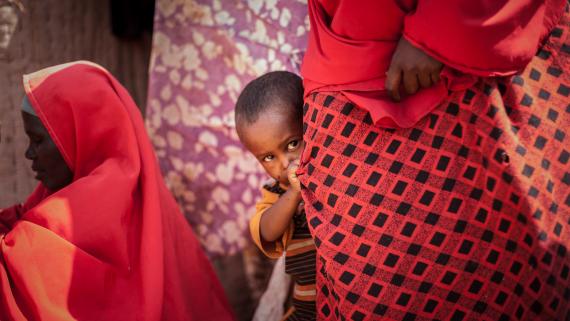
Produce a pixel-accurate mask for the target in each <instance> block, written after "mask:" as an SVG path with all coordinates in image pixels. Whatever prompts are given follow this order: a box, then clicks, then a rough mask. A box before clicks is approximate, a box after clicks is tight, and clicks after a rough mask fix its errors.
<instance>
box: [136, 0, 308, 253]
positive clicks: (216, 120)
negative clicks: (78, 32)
mask: <svg viewBox="0 0 570 321" xmlns="http://www.w3.org/2000/svg"><path fill="white" fill-rule="evenodd" d="M308 26H309V19H308V16H307V3H306V0H281V1H277V0H249V1H238V0H236V1H233V0H223V1H222V0H210V1H208V0H202V1H191V0H158V1H157V3H156V13H155V25H154V35H153V49H152V56H151V62H150V80H149V97H148V106H147V124H148V128H149V133H150V136H151V138H152V141H153V144H154V146H155V148H156V151H157V155H158V158H159V162H160V165H161V168H162V170H163V173H164V176H165V179H166V181H167V184H168V185H169V187H170V188H171V190H172V192H173V193H174V195H175V197H176V198H177V200H178V202H179V204H180V206H181V208H182V209H183V211H184V213H185V215H186V217H187V219H188V220H189V222H190V223H191V225H192V226H193V227H194V230H195V231H196V234H197V236H198V237H199V238H200V240H201V241H202V243H203V245H204V247H205V249H206V251H207V252H208V254H209V255H210V256H211V257H215V256H217V255H229V254H233V253H236V252H238V251H240V250H241V249H242V248H243V247H244V246H246V245H247V244H249V242H250V236H249V229H248V222H249V218H250V216H251V215H252V214H253V210H254V205H255V202H256V201H257V199H258V197H259V196H260V192H259V188H260V187H261V184H262V182H263V181H265V180H266V179H267V176H266V175H265V174H264V173H263V172H262V170H261V167H260V166H259V165H258V164H257V162H256V160H255V159H254V158H253V157H252V156H250V155H249V154H248V153H246V152H245V150H244V149H243V148H242V147H241V144H240V142H239V140H238V138H237V135H236V133H235V125H234V119H233V107H234V104H235V101H236V99H237V97H238V95H239V93H240V91H241V89H242V88H243V87H244V86H245V85H246V84H247V83H248V82H249V81H250V80H252V79H254V78H255V77H257V76H259V75H262V74H264V73H266V72H268V71H273V70H290V71H293V72H298V70H299V66H300V62H301V58H302V55H303V52H304V48H305V46H306V37H307V32H308Z"/></svg>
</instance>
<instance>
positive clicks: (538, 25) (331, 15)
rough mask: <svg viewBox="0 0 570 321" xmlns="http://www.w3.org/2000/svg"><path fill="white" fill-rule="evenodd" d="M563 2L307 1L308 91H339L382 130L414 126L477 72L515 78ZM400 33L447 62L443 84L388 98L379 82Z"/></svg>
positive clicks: (304, 70)
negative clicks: (450, 91) (308, 27)
mask: <svg viewBox="0 0 570 321" xmlns="http://www.w3.org/2000/svg"><path fill="white" fill-rule="evenodd" d="M565 4H566V0H546V1H544V0H516V1H509V0H477V1H474V0H455V1H449V0H361V1H358V4H357V5H356V4H355V2H354V1H350V0H309V15H310V18H311V32H310V36H309V45H308V48H307V53H306V54H305V57H304V61H303V66H302V70H301V73H302V75H303V78H304V82H305V93H306V94H309V93H310V92H312V91H314V90H319V91H342V92H343V93H344V94H345V95H346V96H347V98H348V99H350V100H352V101H353V102H354V103H356V104H357V105H358V106H360V107H362V108H364V109H366V110H368V111H369V112H370V115H371V116H372V119H373V120H374V122H375V123H376V124H378V125H380V126H384V127H411V126H413V125H414V124H415V123H416V122H417V121H418V120H420V119H421V118H422V117H423V116H425V115H426V114H427V113H429V112H430V111H431V110H432V109H433V108H435V107H436V106H437V105H438V104H440V103H441V102H442V101H443V100H444V99H445V98H446V97H447V95H448V90H463V89H465V88H467V87H469V86H471V85H473V84H474V82H475V81H476V80H477V79H476V76H482V77H489V76H508V75H512V74H514V73H516V72H518V71H519V70H522V69H523V68H524V66H525V65H526V64H527V63H528V62H529V61H530V59H531V58H532V57H533V56H534V54H535V53H536V51H537V49H538V47H539V45H540V40H541V39H542V38H543V37H544V36H545V35H546V34H547V33H548V32H549V31H550V29H551V28H552V27H554V26H555V24H556V22H557V21H558V19H559V18H560V16H561V15H562V13H563V8H564V5H565ZM401 36H404V37H405V38H406V39H407V40H408V41H410V42H411V43H412V44H414V45H415V46H416V47H419V48H421V49H422V50H424V51H425V52H426V53H428V54H429V55H431V56H433V57H435V58H436V59H438V60H440V61H441V62H443V63H444V65H446V67H445V68H444V69H443V71H442V75H441V78H442V79H443V81H442V82H440V83H439V84H437V85H435V86H433V87H431V88H428V89H422V90H420V91H419V92H417V93H416V94H414V95H411V96H408V97H407V98H405V99H403V100H402V101H401V102H400V103H395V102H393V101H392V100H390V99H389V98H388V96H387V94H386V91H385V88H384V83H385V81H386V76H385V74H386V71H387V70H388V67H389V65H390V61H391V59H392V54H393V53H394V50H395V49H396V45H397V42H398V40H399V39H400V37H401Z"/></svg>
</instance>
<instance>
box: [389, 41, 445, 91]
mask: <svg viewBox="0 0 570 321" xmlns="http://www.w3.org/2000/svg"><path fill="white" fill-rule="evenodd" d="M442 67H443V65H442V63H441V62H439V61H437V60H435V59H434V58H432V57H430V56H428V55H427V54H426V53H425V52H424V51H423V50H421V49H419V48H416V47H414V46H413V45H412V44H411V43H409V42H408V41H407V40H406V38H404V37H402V38H400V41H399V42H398V47H396V51H395V52H394V55H393V56H392V61H391V62H390V68H388V72H387V73H386V76H387V77H386V90H387V91H388V93H389V94H390V96H391V97H392V99H394V100H395V101H400V99H401V98H400V85H402V84H403V86H404V89H405V91H406V93H407V94H408V95H411V94H414V93H415V92H416V91H418V89H419V87H420V86H421V87H422V88H427V87H430V86H432V85H433V84H435V83H437V82H438V81H439V72H440V71H441V68H442Z"/></svg>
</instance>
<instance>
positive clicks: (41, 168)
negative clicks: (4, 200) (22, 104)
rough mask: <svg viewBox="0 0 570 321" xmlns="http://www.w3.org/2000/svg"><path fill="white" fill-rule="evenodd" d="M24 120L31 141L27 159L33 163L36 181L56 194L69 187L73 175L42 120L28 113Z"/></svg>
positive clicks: (23, 116)
mask: <svg viewBox="0 0 570 321" xmlns="http://www.w3.org/2000/svg"><path fill="white" fill-rule="evenodd" d="M22 119H23V120H24V130H25V131H26V135H28V138H29V139H30V144H29V145H28V149H26V158H27V159H29V160H31V161H32V170H33V171H34V172H36V179H37V180H39V181H40V182H42V184H43V185H44V186H45V187H46V188H47V189H48V190H50V191H54V192H55V191H58V190H60V189H62V188H64V187H65V186H67V185H69V184H70V183H71V181H72V180H73V173H72V172H71V170H70V169H69V167H68V166H67V163H66V162H65V160H64V159H63V157H62V156H61V153H60V152H59V149H58V148H57V146H56V145H55V143H54V142H53V140H52V139H51V136H50V135H49V133H48V131H47V130H46V128H45V127H44V125H43V124H42V122H41V120H40V119H39V118H38V117H36V116H33V115H30V114H28V113H26V112H22Z"/></svg>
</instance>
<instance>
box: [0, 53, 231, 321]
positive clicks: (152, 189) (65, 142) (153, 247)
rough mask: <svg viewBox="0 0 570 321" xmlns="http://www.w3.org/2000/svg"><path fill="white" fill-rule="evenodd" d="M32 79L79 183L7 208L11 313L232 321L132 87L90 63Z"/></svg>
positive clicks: (40, 110) (3, 269)
mask: <svg viewBox="0 0 570 321" xmlns="http://www.w3.org/2000/svg"><path fill="white" fill-rule="evenodd" d="M24 86H25V89H26V94H27V96H28V98H29V100H30V102H31V103H32V105H33V106H34V109H35V111H36V113H37V114H38V116H39V117H40V119H41V121H42V123H43V124H44V125H45V127H46V128H47V130H48V131H49V133H50V135H51V137H52V139H53V141H54V142H55V143H56V145H57V146H58V148H59V150H60V151H61V153H62V155H63V157H64V159H65V161H66V162H67V164H68V166H69V167H70V168H71V169H72V171H73V173H74V178H73V182H72V183H71V184H70V185H68V186H66V187H64V188H63V189H61V190H59V191H57V192H55V193H52V194H51V195H49V193H48V192H47V190H46V189H45V188H44V187H43V186H42V185H40V186H38V188H37V189H36V190H35V192H34V193H33V194H32V196H31V197H30V199H29V200H28V201H27V202H26V203H25V204H24V206H23V207H14V208H11V209H8V210H5V211H3V212H0V217H2V218H8V219H7V220H4V222H3V223H4V225H6V226H7V227H8V228H9V229H10V230H9V231H8V232H6V231H4V232H5V234H2V235H1V236H2V237H1V241H0V247H1V253H2V256H1V259H0V260H1V263H2V264H1V265H0V289H1V290H0V291H2V295H1V296H0V319H1V320H26V319H28V320H197V321H202V320H233V316H232V313H231V312H230V308H229V306H228V304H227V302H226V299H225V297H224V292H223V289H222V288H221V286H220V284H219V282H218V280H217V278H216V275H215V274H214V272H213V270H212V267H211V265H210V263H209V262H208V260H207V258H206V257H205V256H204V254H203V252H202V249H201V247H200V245H199V243H198V241H197V240H196V239H195V237H194V235H193V234H192V232H191V229H190V227H189V225H188V224H187V222H186V221H185V219H184V218H183V216H182V215H181V213H180V211H179V210H178V206H177V204H176V202H175V201H174V199H173V198H172V196H171V195H170V193H169V191H168V190H167V188H166V186H165V184H164V182H163V178H162V176H161V173H160V170H159V167H158V165H157V161H156V159H155V155H154V152H153V149H152V146H151V144H150V141H149V139H148V136H147V134H146V130H145V127H144V122H143V119H142V117H141V115H140V112H139V110H138V109H137V107H136V105H135V103H134V102H133V101H132V99H131V97H130V96H129V94H128V93H127V91H126V90H125V89H124V88H123V87H122V86H121V85H120V84H119V83H118V82H117V81H116V80H115V79H114V78H113V77H112V76H111V75H110V74H109V73H108V72H107V71H105V70H104V69H103V68H101V67H100V66H97V65H95V64H91V63H88V62H77V63H71V64H66V65H60V66H55V67H51V68H48V69H44V70H42V71H39V72H36V73H33V74H31V75H27V76H25V77H24ZM25 209H26V210H27V211H26V210H25Z"/></svg>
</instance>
